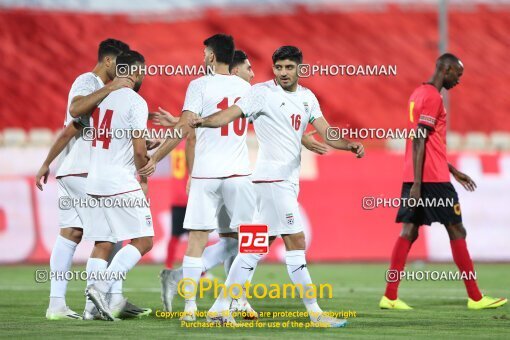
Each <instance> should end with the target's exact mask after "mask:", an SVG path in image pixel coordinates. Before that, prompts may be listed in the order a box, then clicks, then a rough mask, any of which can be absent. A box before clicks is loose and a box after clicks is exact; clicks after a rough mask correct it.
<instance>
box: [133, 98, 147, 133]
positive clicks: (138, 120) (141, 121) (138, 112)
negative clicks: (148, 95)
mask: <svg viewBox="0 0 510 340" xmlns="http://www.w3.org/2000/svg"><path fill="white" fill-rule="evenodd" d="M148 118H149V108H148V106H147V102H146V101H145V100H143V99H142V98H137V100H135V101H134V102H133V104H132V105H131V109H130V110H129V127H130V128H131V129H133V130H144V129H146V128H147V119H148Z"/></svg>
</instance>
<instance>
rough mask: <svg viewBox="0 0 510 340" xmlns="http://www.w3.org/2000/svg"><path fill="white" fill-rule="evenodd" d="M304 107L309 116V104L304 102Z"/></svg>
mask: <svg viewBox="0 0 510 340" xmlns="http://www.w3.org/2000/svg"><path fill="white" fill-rule="evenodd" d="M303 106H304V107H305V113H306V114H308V111H309V110H310V109H309V108H308V102H303Z"/></svg>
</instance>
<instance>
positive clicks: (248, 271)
mask: <svg viewBox="0 0 510 340" xmlns="http://www.w3.org/2000/svg"><path fill="white" fill-rule="evenodd" d="M261 258H262V255H260V254H239V255H237V256H236V258H235V260H234V262H233V263H232V267H231V268H230V272H229V273H228V276H227V280H226V281H225V286H226V287H227V291H230V290H229V289H228V287H229V286H231V285H232V284H235V283H237V284H240V285H244V284H245V283H246V281H248V280H250V278H251V277H253V273H254V272H255V269H256V268H257V264H258V263H259V261H260V259H261ZM232 293H233V295H237V294H238V292H236V291H232ZM225 295H226V294H225V293H224V290H222V291H221V293H220V295H219V296H218V297H217V299H216V301H214V305H213V306H212V307H211V309H210V311H211V312H222V311H225V310H227V309H228V308H229V305H230V300H231V297H230V296H225ZM227 295H228V294H227Z"/></svg>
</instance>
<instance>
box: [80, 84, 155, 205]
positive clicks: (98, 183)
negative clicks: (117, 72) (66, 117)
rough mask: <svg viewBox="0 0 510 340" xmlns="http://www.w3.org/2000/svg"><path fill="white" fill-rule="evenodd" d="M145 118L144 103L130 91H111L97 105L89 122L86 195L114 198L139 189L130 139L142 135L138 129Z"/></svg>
mask: <svg viewBox="0 0 510 340" xmlns="http://www.w3.org/2000/svg"><path fill="white" fill-rule="evenodd" d="M147 118H148V108H147V103H146V102H145V100H144V99H143V98H142V97H141V96H140V95H139V94H138V93H136V92H135V91H133V90H132V89H128V88H122V89H119V90H117V91H114V92H112V93H111V94H110V95H108V97H106V98H105V99H104V100H103V101H102V102H101V104H99V106H98V109H97V110H96V111H95V112H94V114H93V115H92V119H91V126H93V127H94V129H95V132H96V133H95V138H94V140H93V141H92V143H91V145H92V147H91V158H90V170H89V176H88V180H87V193H89V194H95V195H116V194H120V193H124V192H129V191H132V190H138V189H140V185H139V183H138V181H137V179H136V167H135V163H134V151H133V142H132V140H131V137H132V135H134V136H135V137H136V136H143V134H142V133H141V132H140V130H144V129H146V128H147ZM135 130H138V131H139V133H138V134H137V133H134V132H133V131H135Z"/></svg>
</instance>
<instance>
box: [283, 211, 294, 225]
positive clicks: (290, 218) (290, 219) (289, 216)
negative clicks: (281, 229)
mask: <svg viewBox="0 0 510 340" xmlns="http://www.w3.org/2000/svg"><path fill="white" fill-rule="evenodd" d="M285 218H286V219H287V224H288V225H293V224H294V215H293V214H292V213H289V214H286V215H285Z"/></svg>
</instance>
